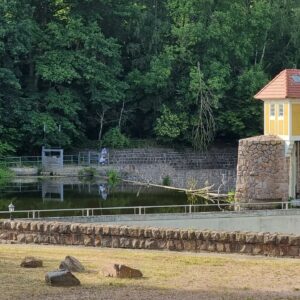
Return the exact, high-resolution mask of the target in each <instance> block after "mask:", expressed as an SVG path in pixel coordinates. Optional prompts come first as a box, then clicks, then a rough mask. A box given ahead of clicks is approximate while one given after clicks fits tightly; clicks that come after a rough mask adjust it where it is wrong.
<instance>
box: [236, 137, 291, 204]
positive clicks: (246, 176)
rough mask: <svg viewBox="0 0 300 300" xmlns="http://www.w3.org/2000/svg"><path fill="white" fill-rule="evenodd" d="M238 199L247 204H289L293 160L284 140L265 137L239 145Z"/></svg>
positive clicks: (246, 140)
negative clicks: (287, 155)
mask: <svg viewBox="0 0 300 300" xmlns="http://www.w3.org/2000/svg"><path fill="white" fill-rule="evenodd" d="M235 197H236V199H237V200H239V201H240V202H244V203H245V202H246V203H258V202H271V201H286V200H288V197H289V158H286V157H285V142H284V141H283V140H282V139H280V138H279V137H277V136H272V135H266V136H265V135H262V136H256V137H251V138H247V139H242V140H240V141H239V150H238V166H237V182H236V196H235Z"/></svg>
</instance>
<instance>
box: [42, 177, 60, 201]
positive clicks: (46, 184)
mask: <svg viewBox="0 0 300 300" xmlns="http://www.w3.org/2000/svg"><path fill="white" fill-rule="evenodd" d="M42 198H43V202H45V201H64V184H63V183H55V182H54V183H53V182H51V181H43V182H42Z"/></svg>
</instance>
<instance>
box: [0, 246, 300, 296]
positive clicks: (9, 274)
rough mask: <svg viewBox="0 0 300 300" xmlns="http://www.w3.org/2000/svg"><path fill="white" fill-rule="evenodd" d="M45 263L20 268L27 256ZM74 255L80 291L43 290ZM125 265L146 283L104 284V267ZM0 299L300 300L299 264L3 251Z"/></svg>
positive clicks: (70, 250) (44, 249) (74, 250)
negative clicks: (53, 272) (82, 268)
mask: <svg viewBox="0 0 300 300" xmlns="http://www.w3.org/2000/svg"><path fill="white" fill-rule="evenodd" d="M28 255H33V256H36V257H38V258H41V259H43V260H44V267H43V268H39V269H23V268H20V266H19V265H20V261H21V260H22V258H23V257H24V256H28ZM66 255H73V256H75V257H76V258H78V259H79V260H80V261H81V262H82V263H83V265H84V266H85V267H86V268H87V270H88V271H87V272H85V273H81V274H75V275H76V276H77V277H78V278H79V279H80V281H81V286H79V287H75V288H57V287H50V286H47V285H46V284H45V281H44V276H45V273H46V272H47V271H51V270H54V269H57V267H58V265H59V262H60V261H61V260H62V259H63V258H64V257H65V256H66ZM109 262H115V263H124V264H127V265H129V266H131V267H135V268H138V269H140V270H141V271H142V272H143V273H144V278H143V279H131V280H129V279H115V278H105V277H103V276H102V274H101V272H100V271H101V268H102V267H103V265H105V264H106V263H109ZM0 283H1V284H0V299H1V300H5V299H13V300H15V299H26V300H29V299H89V300H92V299H97V300H98V299H123V298H124V299H151V300H153V299H300V260H297V259H276V258H265V257H250V256H239V255H218V254H207V253H202V254H191V253H177V252H176V253H175V252H158V251H143V250H120V249H101V248H83V247H60V246H40V245H0Z"/></svg>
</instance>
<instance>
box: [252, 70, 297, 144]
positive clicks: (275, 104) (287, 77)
mask: <svg viewBox="0 0 300 300" xmlns="http://www.w3.org/2000/svg"><path fill="white" fill-rule="evenodd" d="M254 98H255V99H260V100H263V101H264V134H265V135H278V136H279V137H281V138H282V139H284V140H285V141H290V142H292V141H300V70H297V69H287V70H283V71H282V72H280V73H279V74H278V75H277V76H276V77H275V78H274V79H273V80H272V81H270V82H269V83H268V84H267V85H266V86H265V87H264V88H262V89H261V90H260V91H259V92H258V93H257V94H256V95H255V96H254Z"/></svg>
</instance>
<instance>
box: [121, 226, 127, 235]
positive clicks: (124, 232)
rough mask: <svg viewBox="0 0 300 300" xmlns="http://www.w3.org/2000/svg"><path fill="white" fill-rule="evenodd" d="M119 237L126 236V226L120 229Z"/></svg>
mask: <svg viewBox="0 0 300 300" xmlns="http://www.w3.org/2000/svg"><path fill="white" fill-rule="evenodd" d="M120 236H128V226H121V227H120Z"/></svg>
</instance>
